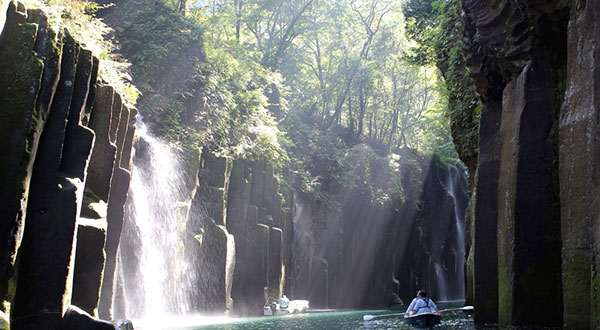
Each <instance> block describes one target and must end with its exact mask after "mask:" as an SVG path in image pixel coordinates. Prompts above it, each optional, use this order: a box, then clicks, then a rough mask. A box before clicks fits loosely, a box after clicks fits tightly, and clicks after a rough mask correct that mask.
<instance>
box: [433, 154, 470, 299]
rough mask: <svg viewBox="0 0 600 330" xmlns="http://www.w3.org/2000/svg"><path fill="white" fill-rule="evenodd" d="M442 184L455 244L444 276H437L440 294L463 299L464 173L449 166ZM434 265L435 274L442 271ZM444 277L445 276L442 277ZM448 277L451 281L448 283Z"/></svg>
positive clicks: (466, 196) (466, 199)
mask: <svg viewBox="0 0 600 330" xmlns="http://www.w3.org/2000/svg"><path fill="white" fill-rule="evenodd" d="M445 181H446V182H445V183H444V184H443V186H444V187H445V189H446V192H447V193H448V196H449V197H450V199H451V200H452V202H453V206H454V209H453V213H454V214H453V219H452V220H453V226H454V228H450V232H451V233H452V234H453V235H455V242H456V244H455V245H454V246H452V256H453V259H454V260H453V262H451V263H449V264H450V266H449V267H447V269H446V271H445V274H446V275H445V276H438V281H439V282H440V291H441V294H442V295H443V296H444V297H445V298H446V299H447V300H463V299H464V297H465V295H464V294H465V282H464V273H465V271H464V265H465V256H464V254H465V228H464V222H465V210H466V206H467V203H468V200H469V196H468V195H467V192H466V189H465V187H466V174H465V173H464V171H462V170H461V169H460V168H458V167H456V166H449V167H448V173H447V174H446V180H445ZM439 266H440V265H436V274H438V272H439V274H442V273H443V272H442V271H441V269H440V268H439ZM444 277H446V278H444ZM448 279H450V280H451V281H452V282H451V283H448Z"/></svg>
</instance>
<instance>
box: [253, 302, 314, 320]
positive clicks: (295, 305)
mask: <svg viewBox="0 0 600 330" xmlns="http://www.w3.org/2000/svg"><path fill="white" fill-rule="evenodd" d="M306 309H308V300H291V301H290V302H289V305H288V307H286V308H281V306H279V304H278V303H276V302H272V303H270V304H266V305H265V306H264V307H263V315H264V316H279V315H288V314H296V313H303V312H305V311H306Z"/></svg>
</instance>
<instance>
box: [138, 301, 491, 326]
mask: <svg viewBox="0 0 600 330" xmlns="http://www.w3.org/2000/svg"><path fill="white" fill-rule="evenodd" d="M439 307H440V309H447V308H453V307H460V306H457V305H456V304H454V305H447V304H440V306H439ZM398 312H401V310H354V311H336V312H323V313H303V314H295V315H287V316H275V317H256V318H235V317H189V318H185V319H182V318H177V319H173V320H170V322H169V324H168V325H164V324H163V325H160V324H158V323H152V322H150V323H146V324H138V325H140V327H138V326H136V329H142V330H205V329H215V330H237V329H246V330H270V329H272V330H277V329H285V330H290V329H317V330H329V329H340V330H350V329H415V328H414V327H411V326H408V325H406V324H404V320H403V318H402V317H393V318H385V319H380V320H377V319H376V320H372V321H363V316H364V315H367V314H371V315H377V314H389V313H398ZM135 324H136V323H135V322H134V325H135ZM434 329H467V330H469V329H470V330H496V329H498V328H497V327H496V326H493V325H489V326H482V325H477V326H475V325H474V324H473V319H472V316H471V315H469V314H467V313H465V312H462V311H451V312H446V313H443V314H442V323H441V324H440V325H437V326H436V327H434Z"/></svg>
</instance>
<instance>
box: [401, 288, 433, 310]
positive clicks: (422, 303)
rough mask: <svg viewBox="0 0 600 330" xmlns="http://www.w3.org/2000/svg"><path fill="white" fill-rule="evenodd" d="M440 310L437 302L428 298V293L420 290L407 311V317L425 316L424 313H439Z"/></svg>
mask: <svg viewBox="0 0 600 330" xmlns="http://www.w3.org/2000/svg"><path fill="white" fill-rule="evenodd" d="M438 312H439V311H438V308H437V305H436V304H435V302H433V300H431V299H430V298H429V297H427V291H425V290H422V289H421V290H419V291H417V296H416V297H415V298H414V299H413V300H412V301H411V303H410V305H409V306H408V309H407V310H406V315H408V316H411V315H415V314H423V313H438Z"/></svg>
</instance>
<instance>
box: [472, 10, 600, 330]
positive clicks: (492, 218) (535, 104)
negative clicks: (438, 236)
mask: <svg viewBox="0 0 600 330" xmlns="http://www.w3.org/2000/svg"><path fill="white" fill-rule="evenodd" d="M462 5H463V9H464V10H465V12H466V15H465V23H466V31H465V32H466V33H465V40H466V41H467V44H466V47H465V56H466V59H467V65H468V66H469V70H470V72H471V76H472V78H473V81H474V82H475V85H476V88H477V90H478V92H479V93H480V95H481V96H482V100H483V109H482V116H481V128H480V145H479V147H480V154H479V155H480V156H479V167H478V177H477V184H476V189H477V198H476V205H475V226H474V232H475V242H474V267H475V268H474V276H475V279H474V283H475V287H474V303H475V307H476V308H475V320H476V321H477V322H495V321H496V320H497V321H498V322H499V324H500V325H502V326H508V325H555V326H562V325H563V324H564V325H566V326H567V327H569V328H576V329H588V328H589V329H595V328H598V327H599V326H600V318H599V317H598V315H600V314H598V313H599V311H600V304H598V297H600V292H598V285H597V284H596V283H597V282H596V280H597V275H596V271H595V269H596V268H597V267H598V266H597V256H598V246H597V243H596V242H598V241H599V240H598V238H599V237H597V228H598V223H599V222H598V221H599V220H600V219H599V218H598V217H599V215H598V214H599V213H598V205H599V203H598V202H599V200H598V192H599V191H600V190H599V189H598V159H600V155H599V153H598V152H599V149H598V145H599V142H600V140H599V137H600V134H599V132H600V126H599V124H598V118H599V113H600V105H599V104H598V102H597V99H598V97H599V94H598V88H597V87H596V86H597V84H598V83H599V76H598V74H597V73H598V69H597V68H596V66H597V63H598V54H599V49H600V48H599V47H600V46H599V45H598V40H600V23H598V22H599V21H598V17H600V16H599V15H600V3H599V2H598V1H589V0H588V1H544V2H527V3H525V2H522V1H512V0H486V1H474V0H463V1H462ZM496 251H497V253H496ZM561 275H562V276H561Z"/></svg>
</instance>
